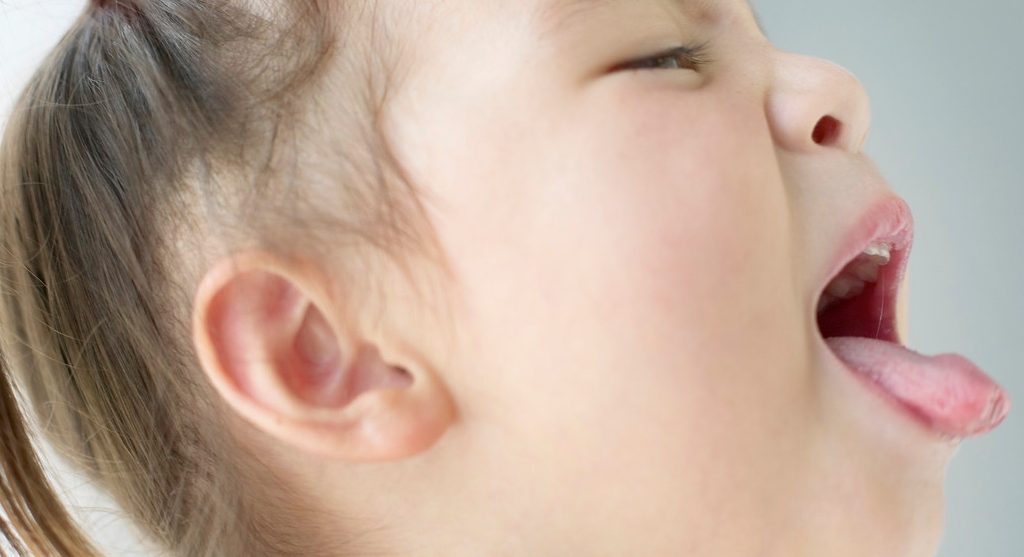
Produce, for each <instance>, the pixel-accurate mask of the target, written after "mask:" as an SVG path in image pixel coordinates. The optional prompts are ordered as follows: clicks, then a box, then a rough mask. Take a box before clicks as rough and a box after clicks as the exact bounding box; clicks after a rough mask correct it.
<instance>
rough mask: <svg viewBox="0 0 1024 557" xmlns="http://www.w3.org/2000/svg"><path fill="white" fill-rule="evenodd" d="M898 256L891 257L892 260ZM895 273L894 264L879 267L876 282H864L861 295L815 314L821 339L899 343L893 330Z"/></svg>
mask: <svg viewBox="0 0 1024 557" xmlns="http://www.w3.org/2000/svg"><path fill="white" fill-rule="evenodd" d="M897 255H898V253H894V254H893V259H894V260H895V259H896V256H897ZM895 271H896V267H895V265H894V264H893V263H889V264H887V265H884V266H882V267H881V268H880V269H879V274H878V280H877V281H876V282H868V283H865V285H864V290H863V292H861V293H860V294H858V295H856V296H854V297H852V298H849V299H846V300H839V301H837V302H835V303H834V304H832V305H829V306H828V307H826V308H825V309H823V310H821V311H820V312H818V314H817V322H818V330H819V331H820V332H821V335H822V337H824V338H833V337H863V338H874V339H879V340H882V341H886V342H895V343H899V335H898V332H897V330H896V307H895V291H896V288H895V286H896V285H894V284H893V282H894V281H895V276H894V275H895ZM822 294H823V293H822ZM820 296H821V294H819V297H820Z"/></svg>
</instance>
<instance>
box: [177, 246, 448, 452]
mask: <svg viewBox="0 0 1024 557" xmlns="http://www.w3.org/2000/svg"><path fill="white" fill-rule="evenodd" d="M297 264H299V263H295V262H290V261H289V262H285V261H284V260H282V259H281V258H280V257H278V256H275V255H273V254H270V253H267V252H264V251H260V250H249V251H244V252H237V253H235V254H232V255H230V256H227V257H225V258H223V259H222V260H220V261H218V262H217V263H216V264H214V265H213V266H212V267H211V268H210V269H209V270H208V271H207V273H206V274H205V275H204V276H203V278H202V279H201V280H200V282H199V285H198V286H197V288H196V292H195V296H194V297H193V303H192V343H193V347H194V349H195V351H196V356H197V358H198V363H199V365H200V367H202V370H203V371H202V372H203V375H204V376H205V377H206V378H207V380H208V381H210V382H211V384H212V385H213V387H214V389H215V390H216V391H217V392H218V394H219V395H220V396H221V397H222V398H223V399H224V401H225V402H226V403H227V404H228V405H229V406H230V407H231V408H232V409H233V410H234V411H235V412H236V413H238V414H239V416H241V417H242V418H243V419H245V420H246V421H247V422H248V423H249V424H250V425H252V426H253V427H255V428H257V429H259V430H261V431H262V432H264V433H266V434H269V435H272V436H274V437H276V438H277V439H280V440H287V442H288V443H290V444H291V445H293V446H295V447H298V448H301V449H302V450H304V451H307V452H309V453H312V454H319V455H321V456H326V457H329V458H338V459H342V460H348V461H376V460H391V459H395V458H400V457H404V456H411V455H412V454H415V453H416V452H419V451H420V450H423V449H425V448H426V447H429V446H430V445H432V444H433V443H434V442H435V441H436V440H437V439H438V438H439V437H441V435H443V432H444V431H445V430H446V429H447V425H448V424H449V423H451V422H452V421H453V420H454V417H455V409H454V405H453V403H452V401H451V399H450V397H449V394H448V393H447V392H438V391H443V390H444V389H443V388H442V387H441V386H440V385H439V384H437V383H436V381H435V380H433V379H432V378H428V379H426V380H418V381H413V382H412V384H411V385H410V386H408V387H404V388H401V389H378V390H374V391H369V392H364V393H362V394H361V395H359V396H358V397H357V398H355V399H354V400H352V401H350V402H349V403H347V404H346V405H345V406H344V407H341V408H311V407H309V406H308V405H306V404H303V403H302V402H301V401H299V400H298V399H297V398H295V397H294V396H293V395H291V394H290V393H289V391H288V389H287V387H286V386H285V385H284V384H283V381H282V380H281V378H280V377H278V376H277V375H276V374H274V373H262V374H259V378H258V380H259V381H265V382H271V383H273V388H272V389H270V392H273V393H275V394H276V395H278V396H277V400H275V401H274V404H277V405H279V406H278V407H277V408H268V407H267V406H266V405H264V404H260V403H259V402H257V401H255V400H253V398H252V397H251V396H248V395H246V394H244V393H242V392H241V389H240V387H239V386H238V385H237V384H236V383H235V382H234V381H233V380H231V378H230V375H231V374H230V372H229V371H227V369H226V368H225V365H224V363H223V361H222V359H221V355H220V354H218V352H217V350H216V349H215V348H214V342H213V340H212V339H211V338H210V327H209V326H208V323H209V321H208V320H209V318H210V308H211V302H212V301H213V299H214V298H216V296H218V295H219V294H221V293H222V292H223V291H224V288H225V287H226V286H227V285H228V283H229V282H230V281H231V280H232V279H233V278H234V277H236V276H237V275H239V274H242V273H245V272H247V271H250V270H262V271H267V272H272V273H275V274H278V275H280V276H282V277H284V278H286V279H288V280H291V281H292V282H293V283H295V284H303V282H304V281H302V280H299V279H298V277H296V275H295V274H294V273H292V272H289V271H290V267H292V266H294V265H297ZM304 295H306V296H307V297H308V298H309V299H310V300H311V303H313V304H323V303H324V302H325V300H324V299H323V296H322V293H321V292H317V291H310V290H304ZM303 306H306V305H305V304H303ZM321 307H325V306H323V305H321ZM325 319H327V321H328V324H329V325H330V327H331V328H332V329H333V330H335V331H338V330H339V329H338V328H337V327H336V325H337V323H335V322H334V320H333V317H332V316H330V315H325ZM340 342H342V343H343V346H342V347H341V349H342V350H353V349H354V348H355V347H353V346H350V344H351V342H350V339H346V338H344V337H340ZM346 344H348V346H346ZM211 369H214V370H216V371H210V370H211ZM421 379H422V378H421ZM403 399H405V401H404V402H401V401H402V400H403ZM385 409H387V410H386V411H385ZM400 414H415V415H416V416H415V417H413V416H406V417H405V419H396V417H397V416H398V415H400ZM422 420H429V423H427V424H425V425H421V426H419V427H417V428H412V429H411V428H410V427H409V424H412V423H421V424H424V422H423V421H422ZM424 432H427V433H426V434H424ZM431 432H433V433H434V434H432V433H431Z"/></svg>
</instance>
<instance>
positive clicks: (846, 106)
mask: <svg viewBox="0 0 1024 557" xmlns="http://www.w3.org/2000/svg"><path fill="white" fill-rule="evenodd" d="M767 112H768V120H769V123H770V125H771V130H772V136H773V138H774V139H775V142H776V143H777V144H778V145H779V146H781V147H783V148H785V149H788V150H791V151H797V152H808V151H814V150H816V149H821V148H838V149H844V150H848V151H850V152H853V153H858V152H860V151H861V149H863V147H864V142H865V141H866V140H867V135H868V130H869V128H870V126H871V107H870V102H869V100H868V95H867V91H865V90H864V86H863V85H862V84H861V82H860V81H859V80H858V79H857V78H856V77H855V76H854V75H853V74H852V73H850V72H849V71H848V70H846V69H845V68H843V67H841V66H839V65H837V64H834V63H832V62H829V61H827V60H822V59H820V58H813V57H810V56H803V55H800V54H794V53H789V52H777V53H776V54H775V65H774V75H773V81H772V86H771V90H770V92H769V95H768V101H767Z"/></svg>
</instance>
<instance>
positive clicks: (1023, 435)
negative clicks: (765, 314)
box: [0, 0, 1024, 557]
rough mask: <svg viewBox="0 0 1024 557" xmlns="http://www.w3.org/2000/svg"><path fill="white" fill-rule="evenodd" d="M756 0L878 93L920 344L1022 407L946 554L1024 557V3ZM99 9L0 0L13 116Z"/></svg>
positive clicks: (979, 464) (970, 463)
mask: <svg viewBox="0 0 1024 557" xmlns="http://www.w3.org/2000/svg"><path fill="white" fill-rule="evenodd" d="M752 3H753V4H754V6H755V7H756V8H757V11H758V13H759V14H760V17H761V19H762V21H763V23H764V25H765V27H766V29H767V32H768V36H769V38H770V39H771V40H772V41H773V42H774V43H775V44H776V45H777V46H778V47H779V48H782V49H785V50H790V51H794V52H800V53H803V54H810V55H814V56H820V57H823V58H827V59H830V60H832V61H834V62H836V63H838V64H840V65H841V66H844V67H846V68H847V69H849V70H851V71H853V72H854V73H855V74H857V76H858V77H860V79H861V81H862V82H863V83H864V85H865V87H866V88H867V91H868V93H869V94H870V96H871V104H872V111H873V125H872V131H871V134H870V136H869V139H868V143H867V146H866V150H867V153H868V154H869V155H871V156H872V157H873V158H874V159H875V162H876V163H877V164H878V166H879V168H880V169H881V170H882V172H883V174H884V175H885V177H886V178H887V179H888V180H889V182H890V183H891V184H892V187H893V189H894V190H895V191H896V192H897V193H899V194H900V195H902V196H903V197H904V198H906V199H907V200H908V201H909V202H910V205H911V207H912V208H913V210H914V216H915V220H916V223H917V234H916V241H915V247H914V253H913V257H912V258H911V272H910V336H909V343H908V344H909V345H910V346H911V347H912V348H915V349H917V350H919V351H922V352H925V353H938V352H945V351H956V352H960V353H963V354H965V355H967V356H968V357H969V358H971V359H972V360H974V361H975V362H976V363H977V364H979V365H980V366H981V367H982V368H983V369H985V370H986V371H987V372H988V373H989V374H990V375H992V376H993V377H995V378H996V380H997V381H999V382H1000V383H1001V384H1002V385H1004V386H1005V387H1006V388H1007V389H1008V390H1009V392H1010V396H1011V398H1012V399H1013V401H1014V402H1015V403H1016V406H1015V408H1014V409H1013V410H1012V411H1011V413H1010V416H1009V417H1008V418H1007V420H1006V422H1005V423H1004V424H1003V425H1002V426H1001V427H1000V428H999V429H997V430H996V431H995V432H993V433H991V434H989V435H988V436H986V437H983V438H979V439H971V440H968V441H965V442H964V443H963V444H962V445H961V448H960V449H959V451H958V452H957V455H956V456H955V458H954V459H953V461H952V463H951V464H950V466H949V469H948V471H949V475H948V482H947V507H946V530H945V535H944V538H943V545H942V548H941V550H940V553H939V557H1014V556H1020V555H1024V481H1022V480H1021V478H1020V476H1021V474H1022V473H1024V418H1022V417H1021V415H1022V413H1024V365H1022V364H1024V324H1022V322H1024V219H1022V218H1021V212H1022V208H1024V135H1022V132H1024V104H1022V103H1024V61H1022V55H1024V3H1022V2H1020V1H1019V0H983V1H978V2H964V1H963V0H899V1H895V2H894V1H892V0H857V1H855V2H851V1H850V0H753V2H752ZM84 5H85V0H77V1H68V0H0V121H3V120H5V119H6V115H7V113H8V110H9V104H10V101H11V96H12V95H13V94H14V93H15V92H16V91H17V90H18V88H20V87H21V85H22V84H23V82H24V80H25V79H26V78H27V77H28V75H29V73H30V72H31V70H32V69H33V68H34V67H35V65H36V64H38V63H39V60H40V59H41V57H42V56H43V55H44V54H45V52H46V51H47V50H48V49H49V48H50V47H51V46H52V45H53V44H54V43H56V41H57V39H58V38H59V36H60V34H61V33H63V31H64V30H65V29H67V28H68V26H69V24H70V22H71V20H72V19H73V18H74V16H75V15H77V13H78V12H79V11H80V10H81V9H82V8H83V7H84ZM823 186H827V185H824V184H823ZM56 466H57V468H58V469H62V467H61V466H60V463H59V461H56ZM60 481H61V483H62V484H64V485H65V486H67V490H68V497H69V500H71V501H73V502H74V503H75V504H77V505H79V506H80V507H82V509H83V513H82V514H83V521H84V522H85V523H86V524H87V528H88V529H89V531H90V532H91V533H92V534H93V535H94V536H95V537H96V538H97V540H98V541H99V542H100V543H101V544H102V545H103V546H105V547H106V548H107V549H108V551H109V552H110V553H109V554H110V555H111V556H112V557H113V556H128V555H149V554H150V553H147V552H145V551H144V550H143V549H141V546H140V545H139V544H138V542H137V536H136V535H135V534H134V533H133V531H132V528H131V527H130V526H129V525H127V524H125V523H124V522H123V520H121V519H120V518H119V517H118V514H117V510H116V509H115V508H114V507H113V506H112V505H111V504H110V503H109V501H108V500H107V499H106V498H105V497H103V496H102V494H100V493H99V492H97V491H96V490H95V489H92V488H91V486H89V485H88V484H87V482H85V481H84V480H83V479H82V478H80V477H78V476H76V475H74V474H72V473H69V472H68V471H66V470H62V471H61V472H60Z"/></svg>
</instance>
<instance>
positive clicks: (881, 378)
mask: <svg viewBox="0 0 1024 557" xmlns="http://www.w3.org/2000/svg"><path fill="white" fill-rule="evenodd" d="M825 342H827V343H828V345H829V346H831V347H832V350H833V351H834V352H835V353H836V355H837V356H839V359H841V360H843V361H844V362H845V363H846V365H848V366H849V367H850V368H852V369H853V370H854V371H856V372H858V373H861V374H863V375H864V376H865V377H866V378H867V379H868V380H870V381H872V382H873V383H875V384H876V385H878V386H879V387H881V388H882V389H883V390H885V391H887V392H888V393H889V394H891V395H892V396H894V397H895V398H896V399H898V400H900V401H901V402H902V403H903V404H904V405H906V406H907V407H909V408H910V409H911V411H913V412H914V413H915V414H917V415H918V416H919V417H921V418H922V419H924V421H925V422H926V423H927V424H928V425H929V426H930V427H931V428H932V429H933V430H935V431H938V432H940V433H943V434H946V435H950V436H953V437H961V438H962V437H968V436H971V435H979V434H982V433H985V432H987V431H989V430H991V429H993V428H994V427H996V426H997V425H999V423H1000V422H1002V421H1003V418H1005V417H1006V414H1007V413H1008V412H1009V411H1010V399H1009V397H1008V396H1007V395H1006V393H1005V392H1004V391H1003V389H1002V388H1000V387H999V385H997V384H996V383H995V382H994V381H993V380H992V379H991V378H989V377H988V376H987V375H985V374H984V373H983V372H982V371H981V370H980V369H978V367H977V366H975V365H974V364H973V363H971V362H970V361H968V360H967V359H966V358H964V357H963V356H958V355H956V354H940V355H938V356H924V355H921V354H918V353H917V352H914V351H913V350H910V349H908V348H906V347H904V346H900V345H898V344H896V343H893V342H886V341H882V340H876V339H873V338H860V337H835V338H829V339H825Z"/></svg>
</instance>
